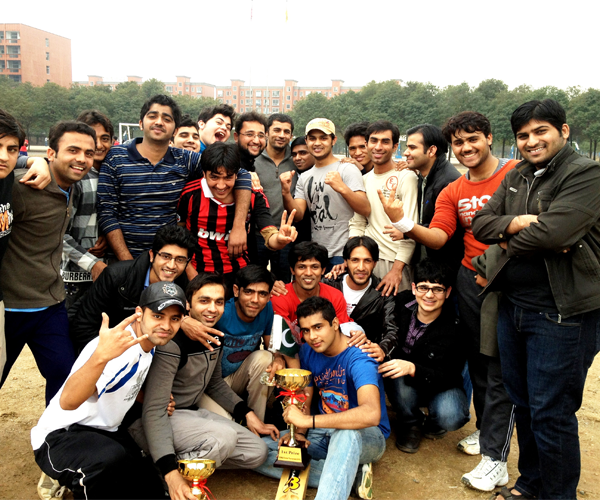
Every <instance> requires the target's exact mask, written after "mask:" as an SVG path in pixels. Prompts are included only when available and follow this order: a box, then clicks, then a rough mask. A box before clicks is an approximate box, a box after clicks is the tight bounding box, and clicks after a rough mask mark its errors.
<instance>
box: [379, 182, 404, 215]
mask: <svg viewBox="0 0 600 500" xmlns="http://www.w3.org/2000/svg"><path fill="white" fill-rule="evenodd" d="M377 194H378V195H379V199H380V200H381V204H382V205H383V210H384V212H385V213H386V215H387V216H388V217H389V218H390V220H391V221H392V222H398V221H400V220H401V219H402V217H404V208H403V207H404V203H402V202H401V201H400V200H397V199H396V187H393V188H392V189H390V195H389V196H388V197H387V198H386V197H385V196H383V193H382V192H381V189H378V190H377Z"/></svg>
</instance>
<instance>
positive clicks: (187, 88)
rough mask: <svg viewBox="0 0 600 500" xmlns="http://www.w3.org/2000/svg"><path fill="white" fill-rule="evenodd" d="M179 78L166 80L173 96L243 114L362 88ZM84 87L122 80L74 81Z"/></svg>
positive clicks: (285, 108) (284, 110) (134, 78)
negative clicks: (208, 101)
mask: <svg viewBox="0 0 600 500" xmlns="http://www.w3.org/2000/svg"><path fill="white" fill-rule="evenodd" d="M176 78H177V81H175V82H167V83H165V84H164V85H165V92H166V93H168V94H171V95H189V96H192V97H210V98H212V99H217V100H218V101H220V102H222V103H225V104H230V105H231V106H233V107H234V108H235V110H236V111H237V112H239V113H244V112H245V111H250V110H253V109H254V110H257V111H260V112H261V113H264V114H271V113H288V112H289V111H291V110H293V109H294V106H295V104H296V102H298V101H299V100H300V99H303V98H304V97H307V96H308V95H310V94H311V93H312V94H323V95H324V96H325V97H327V98H328V99H331V98H332V97H335V96H337V95H340V94H345V93H346V92H349V91H350V90H352V91H354V92H358V91H360V89H361V87H344V86H343V83H344V81H343V80H331V85H330V86H327V87H300V86H298V82H297V81H296V80H285V81H284V85H283V86H281V87H278V86H269V85H252V86H247V85H244V83H245V82H244V80H239V79H232V80H231V85H228V86H216V85H213V84H212V83H204V82H192V81H191V78H190V77H189V76H178V77H176ZM127 81H129V82H136V83H138V84H139V85H141V84H142V77H141V76H128V77H127ZM74 83H76V84H77V85H81V86H83V87H93V86H94V85H108V86H110V88H111V89H112V90H114V89H115V88H116V86H117V85H118V84H119V83H121V82H105V81H104V80H103V78H102V77H101V76H95V75H89V76H88V80H87V82H85V81H84V82H74Z"/></svg>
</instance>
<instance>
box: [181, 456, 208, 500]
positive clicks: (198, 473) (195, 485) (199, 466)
mask: <svg viewBox="0 0 600 500" xmlns="http://www.w3.org/2000/svg"><path fill="white" fill-rule="evenodd" d="M177 467H178V470H179V474H181V475H182V476H183V477H184V478H185V479H187V480H188V481H190V482H191V483H192V495H194V496H195V497H196V498H197V499H198V500H209V495H212V492H211V491H210V490H209V489H208V488H207V487H206V479H207V478H208V477H210V476H211V475H212V473H213V472H214V471H215V461H214V460H202V459H197V460H177Z"/></svg>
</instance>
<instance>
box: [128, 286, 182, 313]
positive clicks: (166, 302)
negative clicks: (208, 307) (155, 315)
mask: <svg viewBox="0 0 600 500" xmlns="http://www.w3.org/2000/svg"><path fill="white" fill-rule="evenodd" d="M185 304H186V300H185V293H184V291H183V290H182V289H181V287H180V286H178V285H176V284H175V283H171V282H170V281H159V282H158V283H152V284H151V285H150V286H149V287H147V288H146V289H145V290H144V291H143V292H142V296H141V297H140V303H139V306H140V307H149V308H150V309H151V310H152V311H154V312H161V311H162V310H163V309H166V308H167V307H169V306H179V307H181V311H182V312H183V313H184V314H185V312H186V308H185Z"/></svg>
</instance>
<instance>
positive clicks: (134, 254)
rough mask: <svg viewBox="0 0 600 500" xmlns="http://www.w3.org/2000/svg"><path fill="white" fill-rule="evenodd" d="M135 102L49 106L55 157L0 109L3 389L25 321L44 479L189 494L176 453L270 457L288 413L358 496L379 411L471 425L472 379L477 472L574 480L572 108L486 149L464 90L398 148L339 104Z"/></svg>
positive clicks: (576, 173)
mask: <svg viewBox="0 0 600 500" xmlns="http://www.w3.org/2000/svg"><path fill="white" fill-rule="evenodd" d="M139 123H140V129H141V131H142V133H143V136H142V137H139V138H137V139H133V140H131V141H129V142H128V143H126V144H123V145H113V141H112V138H113V134H114V130H113V126H112V124H111V123H110V121H109V120H108V118H107V117H106V116H104V115H103V114H102V113H100V112H99V111H95V110H90V111H85V112H83V113H82V114H81V115H80V116H79V117H78V118H77V120H75V121H64V122H60V123H57V124H56V125H54V126H53V127H52V128H51V129H50V132H49V143H48V145H49V148H48V155H47V162H46V161H44V160H43V159H40V158H36V159H33V158H28V157H27V156H19V149H20V148H21V146H22V145H23V143H24V140H25V136H24V133H23V130H22V128H21V126H20V125H19V124H18V122H17V121H16V120H15V119H14V118H13V117H12V116H11V115H9V114H8V113H5V112H3V111H1V110H0V209H1V210H2V213H1V214H0V220H1V221H2V225H1V227H0V229H1V231H0V259H1V263H2V266H1V269H0V290H1V292H2V297H0V298H2V299H3V300H2V301H1V302H0V309H1V310H0V318H1V319H0V324H1V325H2V328H1V329H0V370H1V372H2V379H1V384H3V383H4V382H5V380H6V378H7V376H8V374H9V372H10V370H11V367H12V366H13V364H14V363H15V361H16V359H17V357H18V356H19V354H20V352H21V351H22V349H23V347H24V345H25V344H27V345H28V346H29V347H30V348H31V351H32V352H33V355H34V357H35V360H36V363H37V365H38V367H39V370H40V372H41V374H42V376H43V377H44V378H45V379H46V405H47V408H46V410H45V412H44V414H43V415H42V417H41V418H40V420H39V422H38V424H37V425H36V426H35V427H34V428H33V429H32V431H31V442H32V447H33V450H34V453H35V459H36V462H37V464H38V465H39V466H40V468H41V470H42V471H43V474H42V477H41V479H40V483H39V485H38V492H39V493H40V496H42V497H43V498H52V497H53V496H56V494H57V491H58V490H59V489H60V488H64V487H67V488H69V489H71V490H72V491H73V494H74V495H75V498H165V495H168V496H170V497H171V498H173V499H176V500H182V499H186V498H187V499H190V500H192V499H193V498H194V496H193V495H192V493H191V488H190V485H189V483H188V482H187V481H186V480H185V479H184V478H183V477H182V476H181V475H180V474H179V473H178V470H177V460H181V459H198V458H204V459H211V460H214V461H215V462H216V467H217V468H247V469H253V470H256V471H257V472H259V473H262V474H265V475H267V476H271V477H277V478H278V477H279V476H280V475H281V469H277V468H274V467H273V463H274V461H275V458H276V455H277V450H278V447H279V446H280V445H281V444H286V443H287V442H288V440H289V434H288V433H287V431H286V430H285V427H286V424H294V425H295V426H296V427H297V432H296V436H297V439H298V440H299V441H300V443H301V445H302V446H304V447H306V448H307V450H308V453H309V455H310V457H311V472H310V476H309V486H311V487H315V488H319V489H318V492H317V497H316V498H318V499H326V498H327V499H330V498H331V499H346V498H348V497H349V496H350V495H351V494H355V495H358V496H359V497H360V498H372V495H373V465H372V464H373V463H375V462H377V461H378V460H379V459H380V458H381V457H382V456H383V454H384V452H385V448H386V440H387V439H388V438H389V436H390V434H391V432H392V430H393V431H394V434H395V444H396V446H397V447H398V449H400V450H401V451H403V452H406V453H415V452H417V451H418V449H419V446H420V443H421V440H422V438H423V437H426V438H430V439H439V438H442V437H443V436H444V435H445V434H446V433H447V432H448V431H454V430H457V429H459V428H461V427H462V426H463V425H465V424H466V423H467V422H468V421H469V419H470V414H469V407H470V403H471V396H472V399H473V405H474V409H475V417H476V428H477V430H476V432H475V433H473V434H472V435H470V436H468V437H466V438H465V439H463V440H461V441H460V442H459V443H458V449H459V450H461V451H463V452H465V453H467V454H470V455H481V461H480V463H479V465H478V466H477V467H476V468H475V469H474V470H472V471H470V472H466V473H465V474H464V475H463V476H462V482H463V483H464V484H465V485H467V486H469V487H472V488H475V489H478V490H481V491H493V490H495V489H496V488H498V487H499V488H501V489H500V490H499V491H498V492H497V499H502V498H505V499H513V500H515V499H517V498H519V497H522V498H524V499H526V498H576V488H577V483H578V480H579V475H580V453H579V438H578V429H577V419H576V416H575V413H576V411H577V410H578V408H579V407H580V405H581V399H582V394H583V387H584V383H585V379H586V376H587V371H588V369H589V367H590V365H591V363H592V361H593V359H594V356H595V355H596V353H597V352H598V350H599V349H600V329H599V325H600V262H599V259H600V222H599V219H600V169H599V166H598V164H597V163H595V162H593V161H591V160H589V159H586V158H583V157H581V156H580V155H578V154H576V153H575V152H574V151H573V149H572V148H571V147H570V145H569V127H568V125H567V123H566V114H565V111H564V109H563V108H562V107H561V105H560V104H559V103H557V102H556V101H553V100H550V99H547V100H544V101H530V102H527V103H524V104H523V105H521V106H520V107H519V108H517V109H516V110H515V112H514V113H513V115H512V117H511V127H512V130H513V132H514V134H515V139H516V144H517V147H518V149H519V152H520V154H521V155H522V157H523V160H522V161H520V162H519V161H516V160H507V159H502V158H497V157H495V156H494V155H493V153H492V148H491V146H492V140H493V136H492V131H491V126H490V122H489V120H488V119H487V118H486V117H485V116H483V115H482V114H480V113H477V112H473V111H464V112H461V113H459V114H458V115H456V116H453V117H451V118H449V119H448V120H447V121H446V123H445V125H444V127H443V128H442V129H440V128H438V127H436V126H433V125H430V124H421V125H417V126H415V127H412V128H411V129H409V130H408V131H406V149H405V151H404V157H405V158H406V160H405V161H401V162H399V163H396V162H395V161H394V159H393V157H394V153H395V152H396V150H397V148H398V146H399V142H400V131H399V129H398V127H397V126H396V125H394V124H393V123H391V122H389V121H384V120H380V121H375V122H372V123H366V122H364V123H356V124H353V125H351V126H349V127H347V129H346V130H345V131H344V134H343V135H344V140H345V143H346V145H347V148H348V152H349V157H347V158H338V157H336V156H334V154H333V146H334V144H335V143H336V141H337V140H338V135H337V134H336V128H335V125H334V123H333V122H331V121H330V120H328V119H326V118H315V119H313V120H311V121H310V122H309V123H308V124H307V125H306V128H305V130H303V131H302V133H301V134H298V136H297V137H295V138H294V123H293V120H292V119H291V117H290V116H287V115H284V114H272V115H270V116H268V117H265V116H263V115H260V114H259V113H256V112H253V111H251V112H247V113H243V114H241V115H236V114H235V111H234V109H233V108H231V107H230V106H228V105H223V104H219V105H217V106H214V107H212V108H209V109H205V110H203V111H201V112H200V114H199V117H198V119H197V120H193V119H191V118H190V117H189V116H182V115H181V111H180V109H179V107H178V106H177V104H176V103H175V102H174V101H173V100H172V99H171V98H170V97H168V96H166V95H156V96H153V97H151V98H150V99H148V100H147V101H146V102H145V103H144V105H143V107H142V109H141V112H140V122H139ZM232 131H233V141H231V140H230V136H231V132H232ZM448 145H450V146H451V148H452V152H453V153H454V156H455V157H456V159H457V160H458V162H460V164H461V165H462V166H463V167H465V168H466V173H465V174H464V175H461V174H460V173H459V172H458V170H457V169H456V168H455V167H454V166H453V165H452V163H451V162H450V161H449V160H448ZM15 167H17V169H16V170H15ZM9 236H10V237H9ZM286 367H287V368H302V369H306V370H309V371H310V372H311V373H312V380H311V383H310V385H309V387H308V388H307V389H306V390H305V393H304V396H303V398H302V399H304V398H306V401H305V404H304V409H303V410H300V409H299V408H298V407H296V406H293V405H291V406H288V407H287V408H286V409H285V410H284V411H283V414H281V410H280V411H279V415H277V413H278V412H277V408H278V407H279V405H278V404H273V401H274V399H277V398H276V397H275V396H277V395H278V393H279V389H277V388H275V389H274V388H273V387H272V386H271V385H270V383H265V380H266V381H267V382H268V381H269V380H272V379H273V377H274V375H275V372H276V371H278V370H280V369H282V368H286ZM315 388H316V389H317V391H315ZM386 396H387V400H388V401H389V404H390V406H391V409H392V411H393V413H394V415H393V416H392V418H388V413H387V408H386ZM424 410H425V411H424ZM515 422H516V426H517V431H518V432H517V434H518V441H519V452H520V455H519V473H520V477H519V478H518V479H517V480H516V482H515V484H514V486H512V487H506V485H507V484H508V482H509V477H508V471H507V457H508V453H509V449H510V444H511V437H512V434H513V427H514V425H515ZM132 477H143V478H144V480H143V481H132V479H131V478H132Z"/></svg>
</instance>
